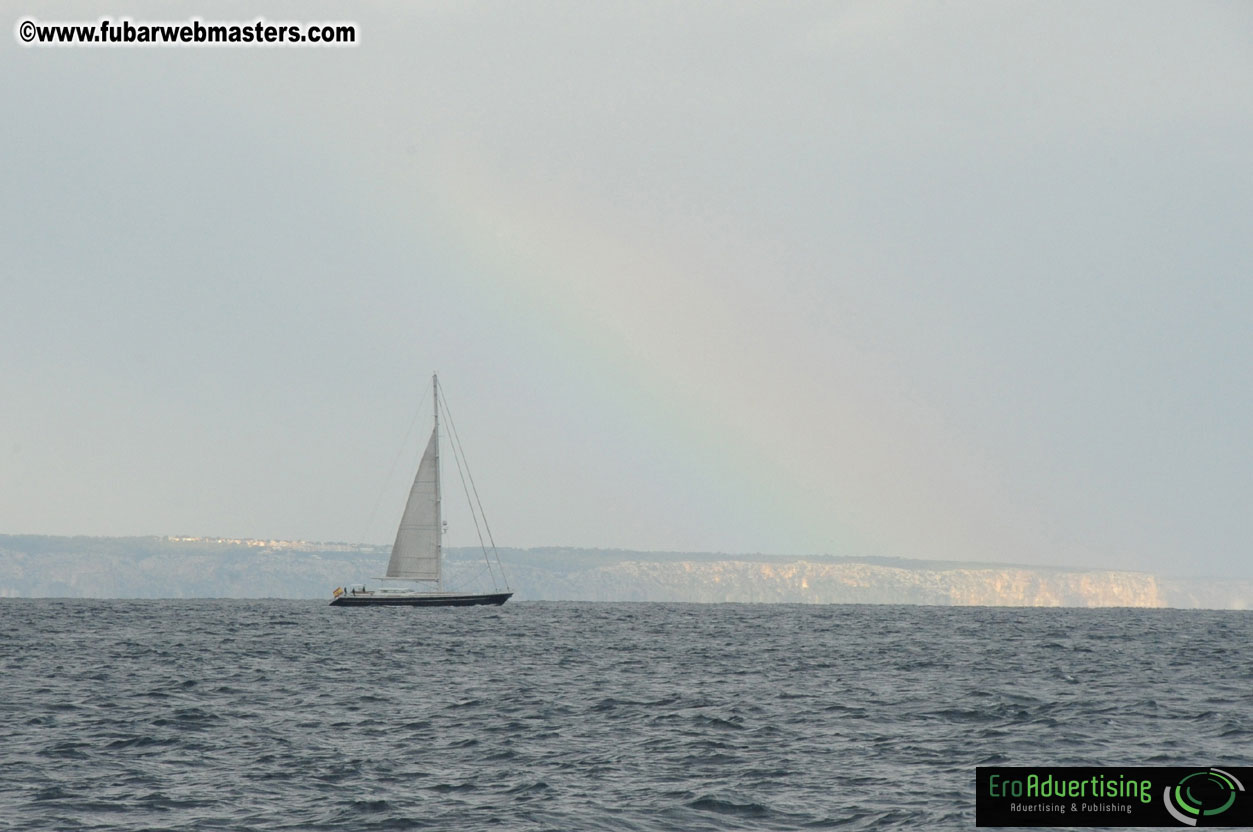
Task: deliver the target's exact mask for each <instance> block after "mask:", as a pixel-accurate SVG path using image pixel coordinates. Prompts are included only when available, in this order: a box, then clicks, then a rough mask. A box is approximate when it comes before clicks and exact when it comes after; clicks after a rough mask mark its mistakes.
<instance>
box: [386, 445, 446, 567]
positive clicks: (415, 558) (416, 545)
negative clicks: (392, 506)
mask: <svg viewBox="0 0 1253 832" xmlns="http://www.w3.org/2000/svg"><path fill="white" fill-rule="evenodd" d="M439 570H440V525H439V425H438V424H437V425H436V426H435V429H434V430H432V431H431V441H430V442H428V443H426V452H425V453H423V454H422V462H421V463H420V464H419V465H418V474H417V476H416V477H414V478H413V488H412V489H410V491H409V502H408V503H406V504H405V513H404V515H403V516H402V517H401V518H400V528H399V529H397V530H396V542H395V543H394V544H393V545H392V557H391V560H389V561H388V562H387V577H389V578H404V579H406V580H411V581H438V580H439Z"/></svg>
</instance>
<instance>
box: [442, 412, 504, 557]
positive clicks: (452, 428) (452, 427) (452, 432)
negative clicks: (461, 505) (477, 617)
mask: <svg viewBox="0 0 1253 832" xmlns="http://www.w3.org/2000/svg"><path fill="white" fill-rule="evenodd" d="M441 398H443V397H442V396H441ZM444 412H445V414H446V415H447V416H448V434H449V437H450V438H451V439H452V440H453V441H452V442H449V443H448V444H449V445H451V446H452V458H453V461H454V462H456V463H457V474H458V476H460V477H461V490H462V491H464V492H465V495H466V502H467V503H469V504H470V518H471V519H472V520H473V521H474V532H475V534H477V535H478V536H479V548H480V549H482V550H483V557H484V558H485V559H486V557H487V546H486V545H485V544H484V543H483V530H482V529H480V528H479V518H478V517H477V516H476V515H475V513H474V502H473V501H472V500H471V499H470V489H469V487H468V486H467V485H466V475H465V472H464V471H462V470H461V455H460V454H459V453H458V452H457V446H458V445H459V444H461V443H460V442H458V441H457V426H456V424H454V423H453V420H452V412H451V411H449V409H448V400H447V399H444ZM483 522H484V523H485V524H486V522H487V518H483ZM494 580H495V578H494V577H493V581H494Z"/></svg>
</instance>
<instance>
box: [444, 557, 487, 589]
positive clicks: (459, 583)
mask: <svg viewBox="0 0 1253 832" xmlns="http://www.w3.org/2000/svg"><path fill="white" fill-rule="evenodd" d="M484 572H487V573H488V574H489V575H490V574H491V564H490V563H489V564H488V565H487V568H486V569H485V568H484V567H482V566H480V567H479V571H477V572H475V573H474V574H473V575H471V576H470V577H469V578H466V577H465V576H464V575H459V576H457V580H455V581H452V582H451V585H450V587H449V588H450V589H452V590H453V591H457V590H461V589H464V588H465V587H468V586H470V585H471V584H474V585H475V587H474V588H475V589H478V588H479V587H478V580H479V578H481V577H483V573H484ZM495 587H496V582H495V581H494V580H493V581H492V588H493V589H495Z"/></svg>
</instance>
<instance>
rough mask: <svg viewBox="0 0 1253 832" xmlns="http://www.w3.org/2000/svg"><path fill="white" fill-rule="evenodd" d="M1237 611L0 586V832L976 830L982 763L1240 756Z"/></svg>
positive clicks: (1248, 624)
mask: <svg viewBox="0 0 1253 832" xmlns="http://www.w3.org/2000/svg"><path fill="white" fill-rule="evenodd" d="M1250 643H1253V615H1250V614H1248V613H1238V612H1195V611H1173V610H1166V611H1150V610H1042V609H971V608H966V609H955V608H927V607H884V606H781V605H780V606H774V605H713V606H701V605H686V604H555V603H516V604H514V603H511V604H508V605H506V606H505V607H502V608H491V609H486V608H474V609H405V608H386V609H368V610H352V609H340V608H331V607H328V606H326V605H325V604H324V603H322V602H292V601H48V600H43V601H37V600H31V601H23V600H6V601H2V602H0V668H2V669H3V677H2V678H0V730H2V731H3V745H2V746H0V771H2V772H3V776H2V777H0V806H4V807H6V808H5V811H4V813H3V817H0V827H9V828H15V829H48V828H52V829H128V830H130V829H178V830H199V829H203V830H210V829H212V830H227V829H239V830H244V829H247V830H273V829H354V830H356V829H361V830H369V829H418V828H432V829H507V830H515V829H517V830H530V829H536V830H538V829H552V830H565V829H615V830H616V829H627V830H630V829H638V830H659V829H672V830H700V829H809V828H821V827H827V826H847V827H849V828H853V829H857V828H867V829H869V828H893V827H895V828H922V827H930V828H951V829H957V828H969V827H972V826H973V824H974V797H973V793H974V767H975V766H976V765H996V764H1003V765H1023V764H1029V763H1038V764H1052V765H1089V764H1091V765H1111V764H1120V763H1121V764H1141V765H1155V764H1181V765H1197V764H1209V763H1214V762H1221V763H1226V764H1229V765H1249V764H1253V756H1251V753H1253V694H1251V693H1250V691H1251V690H1253V659H1251V658H1250V655H1249V644H1250Z"/></svg>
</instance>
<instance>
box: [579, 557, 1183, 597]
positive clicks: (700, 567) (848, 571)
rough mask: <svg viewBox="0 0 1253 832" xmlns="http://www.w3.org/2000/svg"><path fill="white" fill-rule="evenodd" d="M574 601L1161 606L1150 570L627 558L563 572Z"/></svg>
mask: <svg viewBox="0 0 1253 832" xmlns="http://www.w3.org/2000/svg"><path fill="white" fill-rule="evenodd" d="M564 578H565V580H564V581H561V583H563V584H565V587H564V589H565V591H566V592H568V593H570V594H569V595H566V596H563V597H569V598H570V599H571V600H641V601H642V600H663V601H701V602H728V601H730V602H776V603H802V604H804V603H809V604H833V603H869V604H876V603H878V604H883V603H887V604H936V605H945V606H948V605H952V606H1036V607H1041V606H1042V607H1058V606H1066V607H1111V606H1112V607H1164V606H1167V603H1166V599H1165V597H1164V595H1163V593H1162V591H1161V588H1160V587H1159V585H1158V581H1157V578H1156V577H1154V576H1153V575H1148V574H1144V573H1137V572H1096V571H1094V572H1067V571H1063V570H1052V569H1030V568H1014V567H991V568H986V569H984V568H959V569H943V568H937V569H905V568H896V567H890V566H879V565H875V564H866V563H815V562H810V561H803V560H798V561H795V562H792V563H756V562H751V561H735V560H726V561H678V562H647V561H622V562H618V563H615V564H612V565H607V566H604V567H600V568H596V569H590V570H585V571H582V572H578V573H574V574H569V575H566V576H564Z"/></svg>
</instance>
